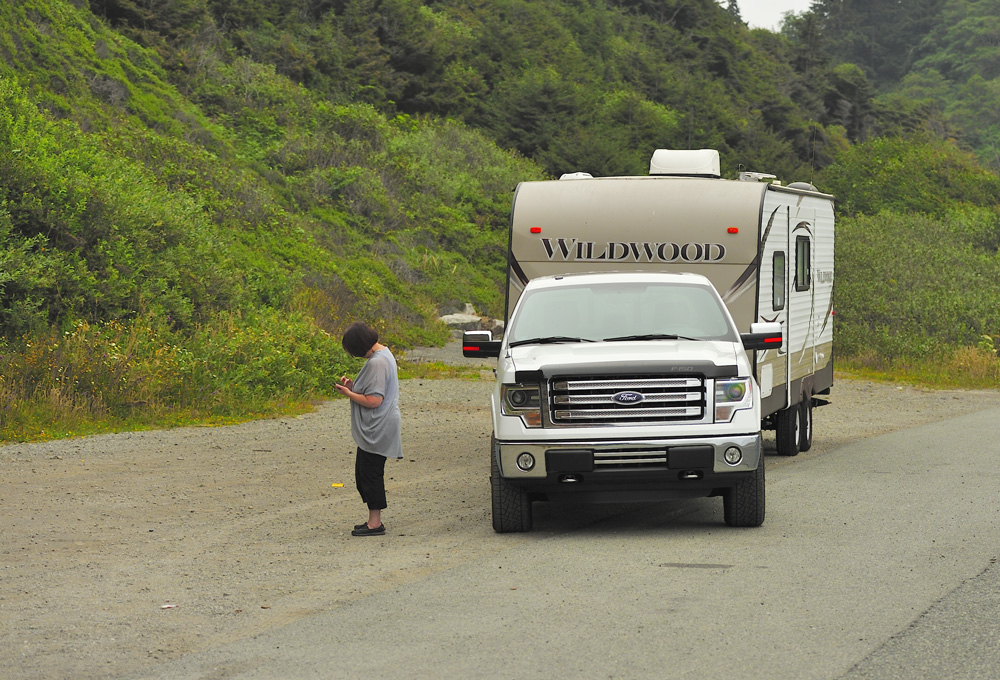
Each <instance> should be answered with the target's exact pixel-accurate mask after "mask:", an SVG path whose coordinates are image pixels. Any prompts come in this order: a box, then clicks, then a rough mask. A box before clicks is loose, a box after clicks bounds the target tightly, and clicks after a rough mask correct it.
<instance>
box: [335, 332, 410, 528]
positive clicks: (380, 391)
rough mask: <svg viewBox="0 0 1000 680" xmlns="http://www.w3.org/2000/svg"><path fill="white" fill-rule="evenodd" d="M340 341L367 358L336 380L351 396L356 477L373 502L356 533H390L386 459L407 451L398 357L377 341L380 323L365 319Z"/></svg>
mask: <svg viewBox="0 0 1000 680" xmlns="http://www.w3.org/2000/svg"><path fill="white" fill-rule="evenodd" d="M341 344H342V345H343V346H344V349H345V350H346V351H347V353H348V354H350V355H351V356H355V357H364V358H365V359H367V361H365V365H364V366H363V367H362V368H361V372H360V373H358V377H357V378H355V379H354V380H351V379H349V378H347V377H346V376H343V377H341V378H340V382H339V383H338V384H337V385H335V387H336V390H337V391H338V392H340V393H341V394H343V395H344V396H346V397H347V398H348V399H350V400H351V435H352V436H353V437H354V443H356V444H357V445H358V454H357V459H356V461H355V463H354V479H355V481H356V483H357V486H358V493H360V494H361V500H362V501H363V502H364V503H365V504H367V505H368V521H367V522H364V523H362V524H359V525H357V526H356V527H354V531H352V532H351V535H352V536H378V535H381V534H384V533H385V525H384V524H382V511H383V510H384V509H385V508H386V500H385V459H386V458H402V457H403V445H402V439H401V430H402V419H401V417H400V414H399V379H398V377H397V375H396V358H395V357H393V356H392V352H390V351H389V348H388V347H386V346H385V345H383V344H381V343H380V342H379V341H378V333H377V332H376V331H375V329H373V328H371V327H370V326H368V325H367V324H364V323H361V322H358V323H355V324H352V325H351V327H350V328H348V329H347V331H346V332H345V333H344V337H343V340H342V341H341Z"/></svg>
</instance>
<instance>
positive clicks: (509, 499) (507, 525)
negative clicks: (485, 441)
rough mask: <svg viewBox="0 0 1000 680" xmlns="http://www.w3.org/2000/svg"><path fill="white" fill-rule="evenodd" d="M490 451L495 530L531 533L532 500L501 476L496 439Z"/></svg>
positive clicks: (504, 532)
mask: <svg viewBox="0 0 1000 680" xmlns="http://www.w3.org/2000/svg"><path fill="white" fill-rule="evenodd" d="M490 449H491V450H490V459H491V465H490V495H491V500H492V511H493V530H494V531H495V532H497V533H498V534H507V533H514V532H520V531H531V499H530V497H529V496H528V493H527V492H526V491H525V490H524V489H522V488H521V487H520V486H518V485H517V484H511V483H510V482H508V481H507V480H506V479H504V478H503V477H501V476H500V463H499V462H498V461H499V457H500V451H499V447H498V446H497V443H496V439H492V441H491V446H490Z"/></svg>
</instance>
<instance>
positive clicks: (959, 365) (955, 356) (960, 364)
mask: <svg viewBox="0 0 1000 680" xmlns="http://www.w3.org/2000/svg"><path fill="white" fill-rule="evenodd" d="M835 365H836V367H837V371H838V373H840V374H842V375H844V376H845V377H852V378H860V379H864V380H874V381H877V382H891V383H905V384H908V385H915V386H919V387H924V388H928V389H938V390H996V389H1000V359H998V357H997V355H996V353H995V352H991V351H988V350H984V349H982V348H978V347H961V348H958V349H956V350H954V351H953V352H952V353H950V354H946V355H944V356H941V357H937V358H935V359H931V360H928V359H908V358H896V359H885V358H882V357H878V356H875V355H865V356H855V357H846V358H843V357H838V358H837V359H836V361H835Z"/></svg>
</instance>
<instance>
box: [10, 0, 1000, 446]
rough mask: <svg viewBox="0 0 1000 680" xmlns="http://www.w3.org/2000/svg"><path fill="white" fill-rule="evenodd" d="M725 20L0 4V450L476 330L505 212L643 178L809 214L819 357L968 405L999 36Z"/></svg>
mask: <svg viewBox="0 0 1000 680" xmlns="http://www.w3.org/2000/svg"><path fill="white" fill-rule="evenodd" d="M724 4H725V6H722V5H720V4H718V3H716V2H714V1H713V0H655V1H654V0H540V1H532V2H529V1H527V0H505V1H504V2H489V1H487V0H473V1H472V2H469V1H468V0H466V1H464V2H458V1H457V0H441V1H438V2H433V1H426V0H425V1H420V0H258V1H255V2H235V1H234V0H174V1H173V2H170V3H150V2H143V1H141V0H91V1H90V2H87V0H72V1H71V0H16V1H15V2H13V3H4V4H3V5H0V29H2V30H0V401H2V402H3V403H4V405H5V407H4V409H3V410H2V411H0V440H2V439H15V438H24V437H32V438H34V437H45V436H61V435H64V434H66V433H70V432H76V433H79V432H83V431H92V430H94V429H107V428H115V427H142V426H148V425H157V426H158V425H162V424H164V423H169V422H174V421H177V422H180V421H185V420H188V419H192V418H194V419H206V418H207V419H221V420H225V419H227V418H242V417H246V416H248V415H253V414H255V413H272V412H276V411H277V412H280V411H282V410H287V409H296V408H301V406H300V405H301V404H304V403H307V402H308V400H310V399H313V398H317V397H323V396H326V395H329V394H330V391H331V384H332V381H333V380H335V379H336V377H338V376H339V375H341V374H342V373H345V372H349V371H352V370H356V365H355V364H354V363H352V362H351V361H350V360H349V359H348V358H347V357H346V356H345V355H344V353H343V351H342V350H341V348H340V345H339V335H340V332H341V331H342V330H343V328H345V327H346V326H347V325H348V324H349V323H350V322H352V321H354V320H356V319H365V320H368V321H370V322H372V323H373V324H374V325H376V326H377V327H378V328H379V329H380V331H381V332H382V334H383V337H384V338H385V339H386V340H387V341H388V342H390V343H391V344H392V345H393V346H394V347H399V348H402V347H407V346H413V345H416V344H426V343H431V344H436V343H440V342H442V341H443V340H444V339H445V337H446V333H447V331H446V329H445V328H443V327H442V326H441V325H440V324H439V323H438V322H437V321H436V318H437V316H438V315H440V314H442V313H446V312H449V311H454V310H456V309H459V308H461V307H463V306H464V305H465V303H472V304H473V305H474V306H475V307H476V308H477V309H478V310H480V311H481V312H483V313H486V314H491V315H500V314H501V313H502V311H501V310H502V303H503V292H502V290H503V287H502V281H503V276H504V253H505V246H506V235H505V230H506V221H507V215H508V212H509V209H510V198H511V191H512V190H513V188H514V187H515V186H516V184H517V182H519V181H521V180H526V179H535V178H541V177H546V176H553V175H558V174H560V173H562V172H566V171H575V170H584V171H587V172H591V173H593V174H595V175H607V174H626V173H644V172H645V170H646V166H647V163H648V158H649V154H650V153H651V151H652V150H653V149H655V148H716V149H719V150H720V152H721V154H722V159H723V171H724V174H726V175H728V176H733V175H735V173H736V172H737V170H738V169H740V168H746V169H751V170H758V171H763V172H771V173H774V174H777V175H778V176H779V177H781V178H782V179H784V180H785V181H795V180H809V181H812V182H813V183H815V184H817V186H819V187H820V188H821V189H822V190H824V191H828V192H830V193H833V194H835V195H836V196H837V197H838V206H839V210H840V231H839V234H838V239H839V241H838V305H837V307H838V309H837V319H838V340H837V342H838V353H839V355H840V356H842V357H845V358H851V357H853V358H854V360H855V361H858V362H861V363H862V364H865V365H870V366H873V367H881V368H884V367H886V366H893V365H895V366H897V367H899V366H907V365H911V364H912V363H913V362H917V363H921V364H925V365H926V364H927V363H928V362H931V363H936V365H939V366H944V367H947V366H953V365H955V364H954V361H955V356H957V354H956V353H958V352H965V354H962V355H961V357H962V358H961V361H964V362H966V363H968V361H969V356H970V355H968V352H970V351H972V352H974V353H976V352H978V354H975V357H978V358H977V359H976V360H975V361H974V363H975V365H976V366H977V367H978V368H977V370H981V371H983V372H984V376H985V377H984V378H983V379H984V380H986V381H987V384H992V383H991V382H990V381H995V380H997V378H996V368H995V366H993V364H995V363H996V362H995V359H994V358H993V355H992V353H990V352H987V351H986V348H987V347H992V342H993V340H992V338H993V336H996V335H997V334H1000V312H998V311H997V310H996V309H995V308H996V305H995V304H994V301H995V300H996V299H997V297H998V293H1000V283H998V282H1000V277H997V276H996V273H997V272H996V271H995V270H996V269H997V267H998V258H997V246H998V244H1000V235H998V234H1000V228H998V226H1000V225H998V216H997V204H998V202H1000V180H998V177H997V174H996V172H997V169H998V168H1000V156H998V155H997V154H996V149H995V146H994V145H995V140H996V137H997V129H996V121H995V115H994V114H993V112H994V111H995V110H996V103H997V95H998V94H1000V90H998V86H997V85H996V83H997V80H996V78H997V77H998V76H1000V74H998V73H996V72H995V64H996V63H1000V61H997V60H996V59H992V60H991V59H990V56H991V55H992V56H994V57H995V56H997V55H996V54H995V50H996V48H995V47H991V45H994V44H995V43H991V42H990V40H991V35H992V34H991V33H990V29H989V26H992V25H993V23H994V22H995V21H996V20H997V19H996V17H998V16H1000V8H998V7H997V6H996V5H997V4H998V3H997V2H995V1H994V2H987V1H985V0H980V1H978V2H977V1H974V0H961V1H959V0H924V2H922V3H921V9H922V13H921V14H920V15H919V19H913V20H906V21H902V20H901V18H905V17H908V16H910V14H907V15H905V17H904V15H901V14H900V12H901V10H900V9H899V5H898V3H892V2H887V1H886V0H879V1H876V2H865V3H861V2H849V1H838V2H832V0H831V1H830V2H826V1H825V0H823V1H817V2H814V3H813V9H812V11H810V12H809V13H806V14H804V15H800V16H796V17H791V18H790V19H789V21H787V22H786V24H785V27H784V29H783V31H782V33H780V34H774V33H771V32H769V31H763V30H752V31H751V30H748V29H747V28H746V26H745V25H744V24H743V23H742V22H741V21H740V18H739V8H738V3H737V2H728V3H724ZM894 12H895V13H894ZM912 16H914V17H916V14H913V15H912ZM970 17H971V18H977V17H978V18H979V19H981V20H980V21H978V22H974V29H975V30H973V31H972V32H971V33H970V29H969V27H970V23H969V21H970ZM931 19H933V20H931ZM942 27H944V28H945V30H942ZM859 32H860V34H859ZM859 35H860V37H859ZM991 49H992V50H994V51H993V52H990V50H991ZM901 255H902V256H901ZM931 258H933V259H931ZM929 261H934V262H935V263H937V264H939V265H940V266H936V267H934V268H930V270H929V268H928V267H927V266H926V264H927V263H928V262H929ZM976 347H979V348H981V349H978V350H977V349H974V348H976ZM968 348H973V349H971V350H970V349H968ZM984 357H985V359H984ZM984 361H985V363H983V362H984Z"/></svg>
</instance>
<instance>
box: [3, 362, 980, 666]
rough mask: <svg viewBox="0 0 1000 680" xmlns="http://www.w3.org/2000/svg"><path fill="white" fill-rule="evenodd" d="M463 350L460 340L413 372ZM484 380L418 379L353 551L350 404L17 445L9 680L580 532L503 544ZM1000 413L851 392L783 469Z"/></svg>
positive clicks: (562, 522) (549, 527)
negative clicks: (906, 431) (375, 512)
mask: <svg viewBox="0 0 1000 680" xmlns="http://www.w3.org/2000/svg"><path fill="white" fill-rule="evenodd" d="M459 353H460V350H459V348H458V347H457V346H456V345H455V343H452V344H450V345H448V346H447V347H445V348H439V349H435V350H419V351H415V352H412V353H410V354H409V355H408V358H409V359H410V360H413V361H441V360H445V361H447V362H449V363H461V362H462V361H463V360H462V359H461V357H459V356H458V355H459ZM477 364H478V365H481V366H482V368H483V369H484V370H483V372H482V374H481V375H482V379H480V380H423V379H414V380H405V381H402V384H401V390H400V393H401V397H400V401H401V409H402V411H403V419H404V424H403V445H404V458H403V459H402V460H401V461H398V462H397V461H391V462H390V463H389V465H388V466H387V468H386V476H387V486H388V496H389V505H390V507H389V509H388V510H387V511H386V512H385V514H384V519H385V524H386V526H387V528H388V533H387V534H386V535H385V536H384V537H375V538H354V537H352V536H351V535H350V530H351V528H352V526H353V525H354V524H356V523H358V522H359V521H361V520H362V519H363V518H364V517H365V514H366V513H365V509H364V507H363V506H362V504H361V502H360V500H359V499H358V496H357V492H356V491H355V490H354V488H353V449H354V446H353V444H352V442H351V438H350V427H349V410H348V402H347V401H346V400H344V399H339V398H338V399H335V400H332V401H329V402H324V403H321V404H318V405H317V406H316V410H315V411H314V412H313V413H310V414H306V415H303V416H299V417H295V418H283V419H276V420H264V421H256V422H251V423H246V424H242V425H237V426H231V427H214V428H209V427H189V428H179V429H174V430H167V431H156V432H139V433H121V434H112V435H102V436H94V437H86V438H80V439H72V440H66V441H58V442H46V443H39V444H17V445H8V446H4V447H0V469H2V471H3V478H2V482H0V535H2V537H3V540H2V544H0V668H2V669H3V671H2V672H0V675H4V677H10V678H16V679H22V678H24V679H27V678H32V679H34V678H38V679H42V678H44V679H49V678H56V677H73V678H76V679H78V680H85V679H88V678H107V677H117V676H120V675H125V674H134V673H139V672H141V669H142V668H143V667H145V666H148V665H151V664H156V663H158V662H159V661H161V660H167V659H172V658H176V657H179V656H182V655H184V654H187V653H190V652H194V651H199V650H203V649H206V648H211V647H214V646H218V645H221V644H224V643H227V642H231V641H234V640H238V639H241V638H245V637H248V636H253V635H256V634H259V633H262V632H263V631H266V630H269V629H272V628H275V627H278V626H281V625H283V624H285V623H288V622H290V621H294V620H297V619H300V618H302V617H307V616H309V615H310V614H312V613H315V612H318V611H326V610H329V609H332V608H336V607H338V606H340V605H342V604H344V603H346V602H350V601H353V600H357V599H359V598H363V597H366V596H368V595H371V594H373V593H376V592H380V591H383V590H386V589H390V588H394V587H397V586H399V585H402V584H406V583H410V582H413V581H418V580H420V579H424V578H426V577H427V576H428V575H430V574H433V573H436V572H439V571H442V570H445V569H448V568H450V567H452V566H455V565H458V564H464V563H467V562H470V561H473V560H476V559H478V558H480V557H482V556H484V555H488V554H491V553H497V552H501V551H503V550H505V549H506V548H507V547H508V546H510V545H517V544H519V543H520V542H523V541H531V540H538V537H539V536H543V537H544V536H547V535H548V536H551V535H553V534H558V533H560V532H561V531H566V530H568V529H567V527H568V526H569V525H570V524H571V523H570V522H569V521H568V520H566V519H564V517H563V515H561V514H560V511H559V510H558V509H553V510H551V511H547V512H545V513H537V514H538V515H539V517H538V518H537V519H538V521H536V531H535V532H534V533H532V534H527V535H510V536H502V537H500V536H497V535H495V534H494V533H493V531H492V529H491V527H490V521H489V489H488V482H487V478H488V467H489V466H488V462H487V457H486V450H487V446H488V440H489V433H490V422H489V414H488V408H487V399H488V395H489V392H490V389H491V380H492V376H491V373H490V371H489V364H488V363H484V362H473V365H477ZM997 405H1000V392H994V391H988V392H984V391H979V392H966V391H925V390H918V389H913V388H910V387H904V386H898V385H886V384H876V383H871V382H867V381H858V380H849V379H843V378H840V379H838V380H837V381H836V382H835V384H834V389H833V395H832V399H831V403H830V405H828V406H826V407H824V408H821V409H819V410H817V411H816V416H815V430H814V433H815V443H814V445H813V448H812V450H811V451H809V452H808V453H806V454H800V456H798V457H795V458H779V457H777V456H774V455H772V456H770V457H769V459H768V467H769V468H771V467H775V466H780V465H794V464H796V463H797V462H799V461H801V460H806V459H808V458H811V457H814V456H820V455H824V454H826V453H828V452H830V451H831V450H833V449H835V448H836V447H838V446H840V445H842V444H844V443H846V442H849V441H853V440H856V439H861V438H864V437H868V436H872V435H875V434H880V433H884V432H889V431H893V430H897V429H901V428H903V427H908V426H911V425H917V424H922V423H928V422H932V421H936V420H940V419H944V418H948V417H951V416H956V415H960V414H964V413H969V412H973V411H978V410H981V409H984V408H992V407H995V406H997ZM770 446H771V447H772V448H771V449H770V453H772V454H773V439H772V440H770ZM335 484H343V486H342V487H337V486H333V485H335ZM588 512H593V513H594V516H595V517H607V516H609V515H613V514H615V513H616V512H621V509H620V508H616V507H614V506H600V507H599V508H597V509H592V510H588ZM721 513H722V506H721V502H720V503H719V519H720V523H721ZM578 520H579V515H578V513H577V515H576V521H578ZM359 634H360V632H359Z"/></svg>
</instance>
